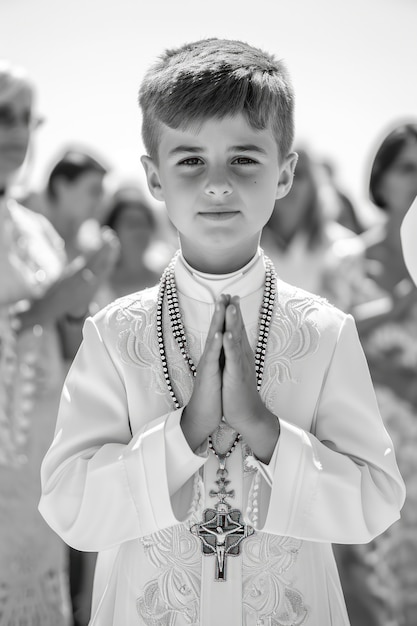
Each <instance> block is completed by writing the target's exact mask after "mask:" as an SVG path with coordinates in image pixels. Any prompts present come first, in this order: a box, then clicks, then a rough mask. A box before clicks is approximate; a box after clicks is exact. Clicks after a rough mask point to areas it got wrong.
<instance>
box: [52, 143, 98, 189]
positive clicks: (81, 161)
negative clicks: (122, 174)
mask: <svg viewBox="0 0 417 626" xmlns="http://www.w3.org/2000/svg"><path fill="white" fill-rule="evenodd" d="M87 172H98V173H99V174H103V175H105V174H107V172H108V168H107V167H106V166H105V165H104V164H103V163H101V162H99V161H98V160H97V159H96V158H94V157H93V156H91V155H90V154H87V153H86V152H83V151H80V150H67V151H66V152H65V154H64V155H63V156H62V157H61V158H60V159H59V161H57V163H56V164H55V165H54V167H53V168H52V170H51V173H50V174H49V178H48V182H47V185H46V193H47V194H48V196H49V197H50V198H56V195H57V194H56V189H55V182H56V180H57V179H59V178H64V179H65V180H66V181H69V182H73V181H75V180H76V179H77V178H78V177H79V176H82V175H83V174H86V173H87Z"/></svg>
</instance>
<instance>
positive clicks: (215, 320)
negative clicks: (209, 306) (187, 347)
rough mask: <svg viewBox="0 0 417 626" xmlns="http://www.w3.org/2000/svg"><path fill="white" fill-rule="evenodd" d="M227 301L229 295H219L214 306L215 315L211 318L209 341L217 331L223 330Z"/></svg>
mask: <svg viewBox="0 0 417 626" xmlns="http://www.w3.org/2000/svg"><path fill="white" fill-rule="evenodd" d="M227 302H228V301H227V296H226V295H225V294H221V296H219V298H218V299H217V301H216V304H215V307H214V313H213V317H212V318H211V322H210V327H209V331H208V335H207V341H211V339H212V338H213V336H214V334H215V333H216V332H220V333H222V332H223V330H224V323H225V320H224V318H225V312H226V305H227Z"/></svg>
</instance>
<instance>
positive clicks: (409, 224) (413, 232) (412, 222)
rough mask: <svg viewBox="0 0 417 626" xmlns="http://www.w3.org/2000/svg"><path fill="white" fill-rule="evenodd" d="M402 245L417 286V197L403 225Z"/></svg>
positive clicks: (409, 269) (408, 267) (405, 258)
mask: <svg viewBox="0 0 417 626" xmlns="http://www.w3.org/2000/svg"><path fill="white" fill-rule="evenodd" d="M401 243H402V247H403V255H404V261H405V264H406V266H407V269H408V271H409V272H410V276H411V278H412V279H413V280H414V282H415V284H416V285H417V197H416V198H415V200H414V202H413V204H412V205H411V207H410V208H409V209H408V211H407V213H406V215H405V217H404V219H403V222H402V224H401Z"/></svg>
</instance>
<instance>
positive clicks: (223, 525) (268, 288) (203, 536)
mask: <svg viewBox="0 0 417 626" xmlns="http://www.w3.org/2000/svg"><path fill="white" fill-rule="evenodd" d="M178 255H179V251H178V252H177V253H176V254H175V255H174V257H173V259H172V260H171V262H170V263H169V265H168V267H167V268H166V269H165V270H164V272H163V274H162V277H161V281H160V286H159V292H158V300H157V309H156V331H157V337H158V346H159V353H160V357H161V363H162V369H163V373H164V378H165V382H166V384H167V387H168V391H169V393H170V396H171V398H172V401H173V403H174V406H175V408H177V409H179V408H180V403H179V402H178V399H177V397H176V395H175V392H174V389H173V386H172V382H171V379H170V375H169V370H168V364H167V357H166V351H165V344H164V335H163V325H162V311H163V304H164V298H165V297H166V302H167V307H168V314H169V319H170V323H171V329H172V333H173V335H174V338H175V340H176V342H177V345H178V347H179V349H180V352H181V354H182V356H183V358H184V360H185V362H186V363H187V366H188V368H189V370H190V372H191V374H192V375H193V376H196V374H197V369H196V366H195V364H194V362H193V360H192V358H191V356H190V354H189V351H188V348H187V338H186V334H185V329H184V324H183V321H182V315H181V312H180V307H179V303H178V293H177V287H176V283H175V273H174V268H175V263H176V261H177V257H178ZM264 258H265V267H266V272H265V285H264V292H263V297H262V304H261V308H260V312H259V331H258V341H257V345H256V349H255V371H256V383H257V385H256V386H257V390H258V392H259V390H260V388H261V384H262V377H263V371H264V362H265V354H266V345H267V340H268V333H269V329H270V325H271V319H272V313H273V308H274V303H275V294H276V274H275V269H274V266H273V264H272V262H271V261H270V259H268V258H267V257H264ZM227 431H229V432H230V431H231V429H230V427H228V426H227V424H226V423H225V420H224V418H222V422H221V424H220V426H219V427H218V428H217V430H216V431H215V433H213V435H210V437H209V448H210V450H211V451H212V452H213V454H214V455H215V456H216V457H217V459H218V460H219V468H218V470H217V480H216V485H217V486H218V491H216V490H214V489H212V490H211V491H210V493H209V495H210V497H212V498H217V499H218V502H216V504H215V505H214V508H208V509H205V510H204V512H203V520H202V521H201V522H200V523H198V524H194V525H193V526H192V527H191V528H190V531H191V532H192V533H193V534H194V535H196V536H197V537H198V538H199V539H200V540H201V543H202V551H203V554H204V555H212V556H215V557H216V573H215V580H216V581H225V580H226V557H227V556H238V555H239V554H240V544H241V542H242V541H243V539H245V538H246V537H249V536H250V535H253V534H254V532H255V530H254V529H253V528H252V526H249V525H248V524H245V523H244V522H243V520H242V513H241V511H240V510H239V509H236V508H232V506H231V505H230V504H229V502H227V499H229V498H233V497H234V495H235V494H234V490H233V489H231V490H228V485H229V483H230V481H229V480H228V479H227V476H228V472H227V469H226V460H227V458H228V457H229V456H230V455H231V454H232V452H233V450H234V449H235V447H236V446H237V444H238V442H239V440H240V435H239V433H236V432H235V431H232V433H233V434H234V440H233V443H232V444H231V446H230V447H229V448H228V449H227V450H226V451H223V452H220V449H221V448H220V445H219V444H218V443H217V442H219V443H221V440H222V439H224V438H225V437H227V436H228V432H227ZM216 444H217V445H216ZM222 449H223V448H222Z"/></svg>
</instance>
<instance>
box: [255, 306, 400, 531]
mask: <svg viewBox="0 0 417 626" xmlns="http://www.w3.org/2000/svg"><path fill="white" fill-rule="evenodd" d="M314 423H315V428H314V431H315V432H314V434H313V433H311V432H307V431H305V430H303V429H301V428H299V427H298V426H295V425H293V424H291V423H290V421H286V420H285V416H280V424H281V434H280V437H279V440H278V443H277V448H276V450H275V452H274V454H273V456H272V458H271V461H270V463H269V466H268V468H267V469H266V468H265V471H266V472H267V474H268V476H270V478H271V483H272V484H271V492H270V502H269V509H268V513H267V517H266V521H265V526H264V528H263V530H264V531H267V532H271V533H274V534H279V535H289V536H293V537H297V538H300V539H306V540H311V541H323V542H334V543H366V542H368V541H370V540H372V539H373V538H374V537H376V536H377V535H379V534H380V533H382V532H383V531H384V530H386V529H387V528H388V527H389V526H390V525H391V524H392V523H393V522H395V521H396V520H397V519H398V518H399V516H400V514H399V512H400V510H401V507H402V505H403V503H404V498H405V487H404V483H403V481H402V478H401V475H400V473H399V470H398V467H397V463H396V460H395V454H394V450H393V445H392V442H391V439H390V437H389V435H388V433H387V432H386V430H385V428H384V425H383V423H382V419H381V416H380V414H379V410H378V406H377V402H376V397H375V393H374V389H373V385H372V381H371V377H370V373H369V369H368V365H367V362H366V359H365V355H364V353H363V350H362V347H361V345H360V342H359V338H358V335H357V331H356V326H355V323H354V321H353V318H352V317H351V316H347V317H346V318H345V321H344V322H343V324H342V327H341V330H340V333H339V337H338V341H337V344H336V347H335V350H334V353H333V357H332V360H331V363H330V365H329V368H328V370H327V374H326V377H325V380H324V382H323V385H322V389H321V393H320V397H319V399H318V403H317V407H316V415H315V419H314Z"/></svg>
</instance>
